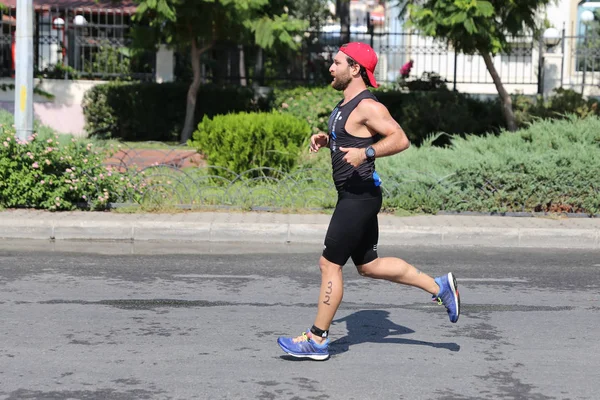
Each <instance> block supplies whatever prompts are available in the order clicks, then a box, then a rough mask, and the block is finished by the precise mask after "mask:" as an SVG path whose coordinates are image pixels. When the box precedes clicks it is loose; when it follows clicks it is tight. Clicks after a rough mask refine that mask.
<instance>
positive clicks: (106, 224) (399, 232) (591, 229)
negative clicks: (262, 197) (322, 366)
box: [0, 210, 600, 249]
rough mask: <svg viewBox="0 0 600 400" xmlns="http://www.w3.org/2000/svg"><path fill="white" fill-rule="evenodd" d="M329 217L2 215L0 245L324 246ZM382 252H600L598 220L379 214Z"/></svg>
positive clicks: (23, 212)
mask: <svg viewBox="0 0 600 400" xmlns="http://www.w3.org/2000/svg"><path fill="white" fill-rule="evenodd" d="M329 219H330V215H325V214H302V215H299V214H278V213H271V212H182V213H175V214H149V213H139V214H122V213H115V212H80V211H76V212H56V213H51V212H47V211H38V210H5V211H1V212H0V239H8V238H13V239H55V240H119V241H159V240H160V241H179V242H259V243H303V244H321V243H323V239H324V236H325V232H326V230H327V225H328V223H329ZM379 225H380V244H382V245H392V244H393V245H448V246H492V247H546V248H582V249H600V218H550V217H548V218H546V217H495V216H463V215H437V216H414V217H395V216H390V215H385V214H381V215H380V218H379Z"/></svg>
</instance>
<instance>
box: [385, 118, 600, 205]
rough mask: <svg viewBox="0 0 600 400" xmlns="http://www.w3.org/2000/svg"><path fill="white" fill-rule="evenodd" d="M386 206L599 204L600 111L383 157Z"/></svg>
mask: <svg viewBox="0 0 600 400" xmlns="http://www.w3.org/2000/svg"><path fill="white" fill-rule="evenodd" d="M378 170H379V173H380V175H381V177H382V179H383V180H384V187H385V188H386V189H387V190H388V191H389V196H388V197H387V206H388V207H389V208H399V209H404V210H409V211H411V212H426V213H435V212H437V211H439V210H450V211H481V212H498V213H502V212H573V213H588V214H597V213H598V212H600V176H599V175H598V171H599V170H600V119H599V118H598V117H596V116H591V117H589V118H585V119H578V118H576V117H574V116H572V117H571V118H569V119H565V120H555V121H551V120H546V121H538V122H535V123H533V124H532V125H531V126H530V127H528V128H527V129H522V130H519V131H517V132H506V131H505V132H502V133H501V134H499V135H488V136H482V137H475V136H470V137H466V138H459V137H457V138H454V139H453V140H452V144H451V146H449V147H445V148H441V147H434V146H431V144H430V143H428V142H426V143H424V145H423V146H421V147H419V148H417V147H411V148H410V149H408V150H407V151H406V152H403V153H402V154H401V155H399V156H395V157H389V158H384V159H381V160H378Z"/></svg>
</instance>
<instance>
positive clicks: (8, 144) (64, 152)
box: [0, 127, 139, 211]
mask: <svg viewBox="0 0 600 400" xmlns="http://www.w3.org/2000/svg"><path fill="white" fill-rule="evenodd" d="M105 155H106V154H105V153H104V152H97V151H95V150H94V149H93V145H92V144H91V143H85V142H83V141H78V140H75V139H72V141H71V142H69V143H67V144H64V143H61V141H60V140H59V137H58V136H57V135H55V136H52V135H38V134H34V135H33V136H32V137H31V138H30V140H29V141H26V142H19V140H18V139H17V137H16V134H15V133H14V131H13V130H12V129H7V128H6V127H1V128H0V206H1V207H16V206H27V207H32V208H41V209H48V210H54V211H56V210H72V209H75V208H76V207H77V206H81V205H82V204H84V205H85V207H89V208H91V209H103V208H105V206H106V204H107V203H109V202H113V201H115V200H116V199H117V198H118V196H122V195H123V194H124V193H129V194H130V197H131V198H136V193H137V190H136V184H135V181H134V180H133V179H131V178H129V177H128V176H126V175H123V174H121V173H119V172H118V171H115V170H113V169H109V168H106V167H104V166H103V165H102V161H103V160H104V157H105ZM137 194H138V195H139V193H137Z"/></svg>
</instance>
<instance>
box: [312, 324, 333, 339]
mask: <svg viewBox="0 0 600 400" xmlns="http://www.w3.org/2000/svg"><path fill="white" fill-rule="evenodd" d="M310 333H312V334H313V335H316V336H319V337H322V338H327V336H329V331H324V330H323V329H319V328H317V327H316V326H314V325H313V326H312V328H310Z"/></svg>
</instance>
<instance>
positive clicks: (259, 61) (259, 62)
mask: <svg viewBox="0 0 600 400" xmlns="http://www.w3.org/2000/svg"><path fill="white" fill-rule="evenodd" d="M264 65H265V62H264V59H263V49H262V48H260V47H259V48H258V52H257V53H256V65H255V68H254V75H255V76H254V80H255V82H257V83H258V86H264V81H265V73H264V71H265V68H264Z"/></svg>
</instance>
